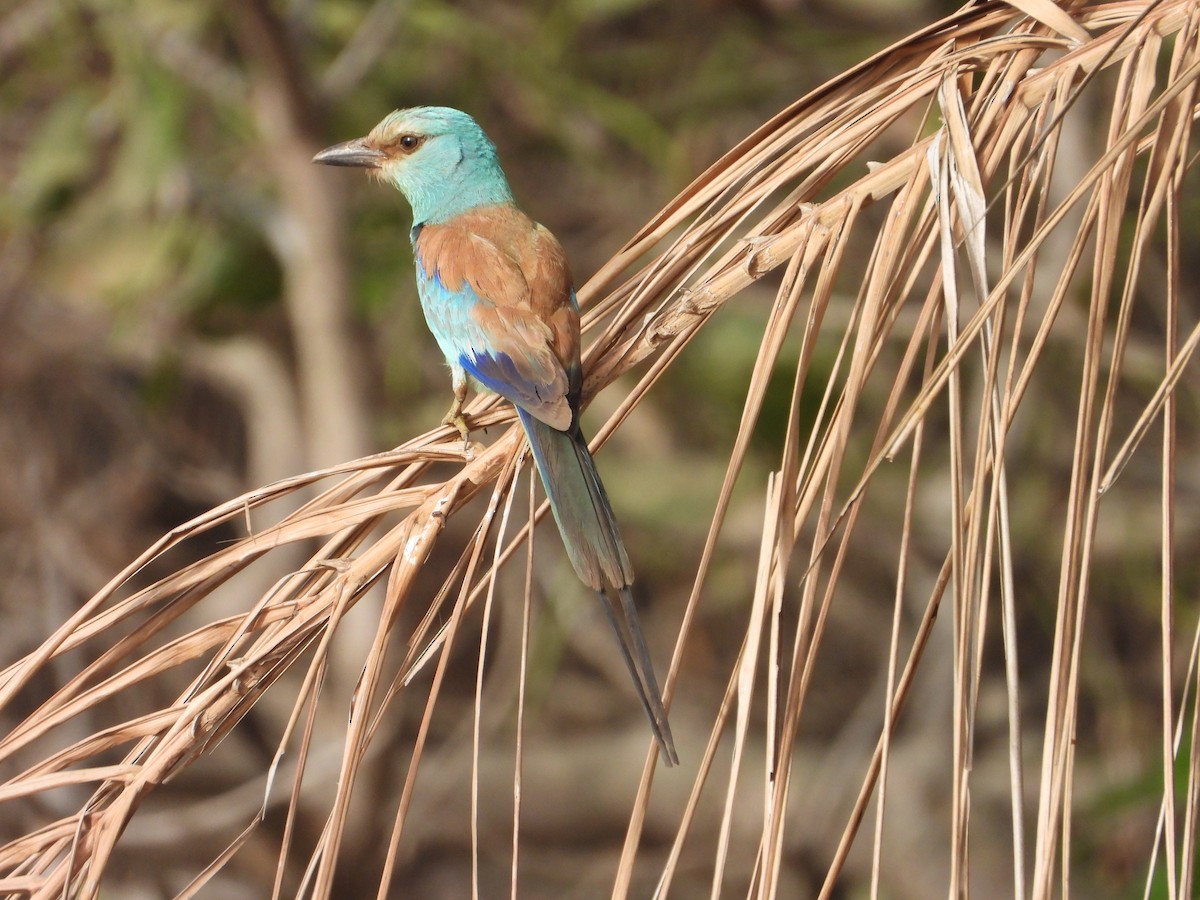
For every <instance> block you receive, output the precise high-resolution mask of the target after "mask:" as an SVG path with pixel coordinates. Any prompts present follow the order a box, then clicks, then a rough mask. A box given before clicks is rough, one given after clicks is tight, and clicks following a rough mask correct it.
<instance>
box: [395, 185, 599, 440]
mask: <svg viewBox="0 0 1200 900" xmlns="http://www.w3.org/2000/svg"><path fill="white" fill-rule="evenodd" d="M415 249H416V258H417V267H418V279H419V283H420V286H421V293H422V300H423V303H424V306H425V314H426V317H427V318H428V319H429V325H430V328H431V329H432V330H433V332H434V334H435V336H436V337H437V339H438V342H439V344H440V345H441V347H442V350H443V352H444V353H445V354H446V356H447V359H448V361H449V362H450V363H451V364H452V365H453V364H455V363H457V364H458V365H460V366H462V368H463V369H464V370H465V371H466V372H467V373H468V374H470V375H471V376H473V377H474V378H475V379H476V380H477V381H479V382H480V383H481V384H482V385H484V386H485V387H487V388H488V389H490V390H493V391H495V392H496V393H497V394H500V395H501V396H502V397H505V398H506V399H508V400H510V401H511V402H513V403H514V404H516V405H517V406H519V407H521V408H522V409H524V410H526V411H528V412H529V413H531V414H532V415H533V416H535V417H536V418H538V419H539V420H541V421H543V422H545V423H546V424H547V425H550V426H552V427H554V428H557V429H559V430H566V429H568V428H570V427H571V424H572V422H573V421H574V417H575V408H576V404H577V401H578V392H579V313H578V310H577V308H576V306H575V298H574V294H573V293H572V291H571V276H570V271H569V270H568V268H567V264H566V257H565V255H564V253H563V251H562V247H561V246H560V245H559V244H558V242H557V241H556V240H555V239H554V237H553V236H552V235H551V234H550V233H549V232H548V231H546V230H545V229H544V228H542V227H541V226H539V225H536V224H535V223H533V222H532V221H531V220H530V219H528V218H527V217H526V216H524V214H522V213H520V212H519V211H517V210H516V209H514V208H512V207H493V208H489V209H487V210H482V211H474V212H471V213H467V214H464V215H461V216H458V217H457V218H455V219H453V220H451V221H450V222H446V223H440V224H437V225H426V226H424V227H423V228H422V229H421V230H420V232H419V234H418V235H417V237H416V240H415Z"/></svg>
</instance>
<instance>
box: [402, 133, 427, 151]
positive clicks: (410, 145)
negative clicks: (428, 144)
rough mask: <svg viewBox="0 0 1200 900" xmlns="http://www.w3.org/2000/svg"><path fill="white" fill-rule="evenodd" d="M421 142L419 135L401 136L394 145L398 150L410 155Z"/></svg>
mask: <svg viewBox="0 0 1200 900" xmlns="http://www.w3.org/2000/svg"><path fill="white" fill-rule="evenodd" d="M423 141H424V138H423V137H421V135H419V134H402V135H400V138H399V140H397V141H396V143H397V144H399V145H400V149H401V150H403V151H404V152H405V153H412V152H413V151H414V150H416V149H417V148H418V147H420V146H421V144H422V143H423Z"/></svg>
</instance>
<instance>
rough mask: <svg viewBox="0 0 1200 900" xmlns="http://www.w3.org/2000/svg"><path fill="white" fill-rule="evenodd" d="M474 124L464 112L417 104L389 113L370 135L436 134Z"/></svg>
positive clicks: (459, 129) (384, 136)
mask: <svg viewBox="0 0 1200 900" xmlns="http://www.w3.org/2000/svg"><path fill="white" fill-rule="evenodd" d="M471 126H474V127H476V128H478V126H476V125H475V123H474V120H473V119H471V118H470V116H468V115H467V114H466V113H462V112H458V111H457V110H451V109H443V108H442V107H436V106H417V107H413V108H412V109H398V110H396V111H395V112H393V113H389V114H388V115H387V116H386V117H385V118H384V120H383V121H382V122H380V123H379V124H378V125H376V126H375V128H374V129H372V131H371V135H372V137H380V138H386V137H396V136H398V135H401V134H425V135H437V134H448V133H452V132H456V131H462V130H464V129H467V128H470V127H471Z"/></svg>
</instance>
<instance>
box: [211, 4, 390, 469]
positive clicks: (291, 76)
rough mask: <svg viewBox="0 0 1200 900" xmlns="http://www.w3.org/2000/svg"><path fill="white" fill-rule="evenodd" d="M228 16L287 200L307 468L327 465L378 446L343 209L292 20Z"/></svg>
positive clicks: (257, 8)
mask: <svg viewBox="0 0 1200 900" xmlns="http://www.w3.org/2000/svg"><path fill="white" fill-rule="evenodd" d="M229 18H230V23H231V26H232V31H233V34H234V37H235V39H236V40H237V42H238V45H239V47H240V49H241V54H242V56H243V58H244V60H245V63H246V67H247V71H248V72H249V75H250V78H251V109H252V110H253V112H254V115H255V118H256V120H257V123H258V127H259V131H260V134H261V136H262V146H263V153H262V165H263V166H264V167H268V166H269V167H270V168H272V169H273V170H274V171H275V172H277V173H278V175H277V177H278V183H279V200H280V206H279V208H278V210H276V215H275V217H274V219H273V221H271V222H270V223H269V225H268V229H267V232H268V238H269V239H270V241H271V243H272V245H273V247H274V249H275V252H276V253H277V254H278V257H279V260H280V264H281V267H282V269H283V285H284V288H283V290H284V296H283V299H284V302H285V304H286V307H287V312H288V318H289V321H290V323H291V329H292V336H293V340H294V343H295V349H296V361H297V369H298V372H297V376H298V382H299V389H300V400H301V409H302V412H303V416H304V426H305V434H306V444H307V447H306V450H307V456H308V465H309V466H311V467H323V466H328V465H332V464H335V463H338V462H341V461H344V460H347V459H353V458H355V457H358V456H362V455H364V454H365V453H367V452H368V451H369V449H370V440H369V428H368V426H367V416H366V408H365V405H364V402H363V395H362V391H361V388H360V376H359V369H358V367H357V366H356V365H355V359H356V355H355V353H354V352H353V350H352V342H351V340H350V325H349V320H348V316H347V306H348V297H347V294H348V291H347V277H346V264H345V254H344V253H343V251H342V246H341V236H342V234H343V233H344V231H343V228H342V225H341V220H342V206H341V203H340V202H339V201H338V198H337V195H336V194H335V192H334V189H333V182H332V181H331V180H330V179H328V178H327V177H322V173H321V172H320V171H318V169H317V168H316V167H315V166H313V165H312V156H313V154H314V153H315V152H316V151H317V150H319V149H320V146H321V142H320V141H319V140H318V139H317V136H316V135H317V129H316V127H315V123H316V121H317V115H316V111H315V110H316V103H315V102H314V92H313V89H312V85H311V81H310V79H309V77H308V73H307V72H306V71H305V69H304V67H303V66H301V65H300V64H299V62H298V61H297V59H296V54H295V47H294V46H293V44H292V41H291V39H290V37H289V35H288V33H287V28H286V25H285V24H284V23H283V22H282V21H281V20H280V19H279V17H278V16H277V15H276V14H275V12H274V10H272V9H271V8H270V6H269V4H267V3H266V2H263V0H247V2H242V3H236V4H231V5H230V7H229Z"/></svg>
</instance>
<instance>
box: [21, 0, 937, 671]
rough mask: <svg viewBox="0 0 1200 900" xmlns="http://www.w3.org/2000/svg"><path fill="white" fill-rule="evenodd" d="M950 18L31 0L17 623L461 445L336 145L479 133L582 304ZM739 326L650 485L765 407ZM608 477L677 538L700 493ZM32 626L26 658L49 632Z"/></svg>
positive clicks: (646, 420)
mask: <svg viewBox="0 0 1200 900" xmlns="http://www.w3.org/2000/svg"><path fill="white" fill-rule="evenodd" d="M835 10H836V11H835ZM930 13H931V10H930V9H927V8H926V6H925V5H923V4H918V3H912V4H907V5H906V4H904V3H897V4H889V6H888V7H887V9H885V10H881V9H877V8H875V5H874V4H861V5H859V6H857V7H856V6H855V5H854V4H850V5H846V4H831V5H830V6H829V8H825V7H824V6H822V5H821V4H809V3H794V2H788V0H764V2H716V0H713V2H706V3H702V4H699V5H696V4H692V3H671V2H644V0H569V2H545V3H532V4H520V3H496V2H490V0H489V2H483V0H480V2H478V3H450V2H436V0H434V2H430V0H411V2H405V0H397V2H377V3H357V2H349V0H313V2H291V3H283V2H276V3H270V2H265V0H249V2H231V3H207V2H191V0H179V2H171V0H131V2H115V3H114V2H102V0H101V2H86V0H81V2H59V0H29V2H15V3H12V4H9V5H8V6H7V8H6V9H5V10H4V12H3V14H2V16H0V85H2V90H0V177H2V179H3V183H4V185H5V190H4V192H3V196H2V197H0V237H2V240H3V244H2V247H0V317H2V319H0V341H2V342H3V348H2V350H0V403H2V406H0V414H2V415H0V447H2V448H3V459H4V460H5V461H6V465H4V466H3V467H0V469H2V470H0V528H3V535H4V537H3V541H2V542H0V554H2V558H3V561H4V568H5V570H6V571H7V572H8V573H9V578H8V583H7V584H6V586H5V589H6V598H7V600H8V602H9V603H11V604H12V605H13V606H16V607H18V608H20V607H22V606H24V605H26V604H27V602H28V598H30V597H43V598H45V597H47V596H54V597H57V598H58V600H59V601H60V602H61V603H63V604H64V606H63V607H59V608H57V609H56V610H55V611H54V612H52V613H50V615H51V618H52V619H53V618H55V617H56V616H57V614H58V613H61V611H62V609H64V608H70V607H71V606H72V605H73V603H74V602H75V601H76V600H77V599H78V598H79V597H86V596H89V595H91V594H92V593H93V592H94V590H95V589H96V588H97V587H98V586H99V585H101V584H103V583H104V582H105V581H106V580H107V579H108V578H109V577H110V576H111V574H112V573H113V572H114V571H115V570H116V569H118V568H119V567H120V566H121V565H122V564H123V563H124V562H126V561H128V559H129V558H130V557H131V555H132V554H133V552H134V551H135V550H137V549H140V548H142V547H144V546H145V545H146V544H148V543H149V542H150V540H152V539H153V538H154V537H155V536H157V535H160V534H162V533H163V532H164V531H165V530H167V529H168V528H170V527H172V526H174V525H176V524H178V523H179V522H180V521H182V520H184V519H186V518H188V517H189V516H190V515H192V514H195V513H197V512H199V511H201V510H203V509H207V508H209V507H210V506H212V505H214V504H215V503H217V502H219V501H221V500H224V499H228V498H229V497H230V496H232V495H235V494H237V493H238V492H240V491H241V490H243V489H245V488H247V487H250V486H253V485H259V484H264V483H266V482H269V481H273V480H275V479H278V478H281V477H284V476H287V475H292V474H296V473H298V472H302V471H307V470H309V469H313V468H316V467H320V466H325V465H329V464H332V463H336V462H342V461H345V460H348V459H351V458H354V457H356V456H359V455H362V454H364V453H366V452H371V451H378V450H381V449H385V448H387V447H390V446H393V445H395V444H396V443H397V442H399V441H401V440H402V439H405V438H408V437H411V436H412V435H413V434H414V433H419V432H421V431H424V430H426V429H428V428H429V427H431V426H432V425H433V424H435V423H436V422H437V420H438V419H439V418H440V416H441V413H442V412H443V411H444V407H445V406H446V405H447V404H448V397H449V387H448V383H447V379H446V373H445V370H444V365H443V363H442V360H441V358H440V355H439V352H438V350H437V347H436V346H435V345H434V343H433V341H432V340H431V339H430V337H429V335H428V334H427V332H426V330H425V327H424V322H423V321H422V317H421V314H420V310H419V308H418V306H417V303H416V297H415V288H414V284H413V276H412V261H411V258H410V253H409V247H408V239H407V230H408V227H409V224H410V222H409V213H408V210H407V207H406V206H405V204H404V202H403V199H402V198H401V197H400V196H399V195H398V194H396V193H395V192H393V191H391V190H389V189H385V188H383V187H380V186H379V185H376V184H372V183H369V182H368V180H367V179H366V178H363V177H361V175H360V173H350V172H341V171H334V170H330V169H328V168H322V167H317V166H313V165H311V164H310V162H309V160H310V158H311V156H312V154H313V153H314V152H316V151H317V150H318V149H320V148H322V147H324V146H326V145H328V144H330V143H333V142H335V141H340V140H345V139H348V138H351V137H357V136H359V135H362V134H365V133H366V131H367V130H369V129H370V128H371V126H373V125H374V124H375V123H376V122H377V121H378V120H379V119H381V118H382V117H383V115H384V114H385V113H387V112H388V111H390V110H392V109H394V108H397V107H402V106H409V105H420V104H438V105H450V106H458V107H461V108H463V109H466V110H468V111H470V112H471V113H473V114H474V115H475V116H476V117H477V118H478V119H479V121H480V122H481V123H482V124H483V126H484V128H485V129H486V130H487V131H488V132H489V134H491V136H492V137H493V139H494V140H495V141H496V143H497V144H498V146H499V148H500V152H501V156H502V159H503V162H504V165H505V168H506V170H507V171H508V173H509V176H510V178H511V179H512V182H513V184H514V189H515V191H516V193H517V195H518V197H519V198H520V200H521V201H522V203H523V204H524V205H525V207H526V208H527V209H528V211H529V212H530V213H531V214H532V215H533V216H534V217H535V218H537V219H538V220H540V221H542V222H544V223H545V224H546V225H548V226H549V227H550V228H551V230H553V231H554V232H555V233H556V234H557V235H558V236H559V238H560V240H561V241H562V242H563V244H564V245H565V246H566V248H567V251H568V253H569V256H570V258H571V260H572V264H573V267H574V270H575V272H576V277H577V280H578V281H580V282H582V281H583V280H585V279H586V278H587V277H588V276H589V275H590V274H591V272H593V271H594V270H595V269H596V268H597V267H598V266H599V265H600V264H601V263H602V262H604V261H605V260H606V259H607V258H608V257H609V256H610V255H611V254H612V253H613V252H615V251H616V250H617V249H618V248H619V247H620V245H621V244H622V243H623V242H624V241H625V240H626V239H627V238H628V236H629V235H630V234H631V233H632V232H633V231H634V230H635V229H636V228H637V227H638V226H639V225H641V224H642V223H643V222H644V221H645V220H646V219H648V218H649V217H650V216H651V215H652V214H653V213H654V212H656V211H657V210H658V209H659V207H661V206H662V205H663V204H665V203H666V201H667V200H669V199H670V198H671V197H672V196H673V195H674V194H675V193H676V192H677V191H678V190H679V189H681V188H682V187H683V186H684V185H686V184H687V183H688V182H689V181H690V180H691V179H692V178H694V177H695V176H696V175H697V174H699V173H700V172H701V171H703V169H704V168H705V167H706V166H708V165H709V164H710V163H712V162H713V161H714V160H715V159H716V158H717V157H718V156H719V155H720V154H721V153H722V152H724V151H725V150H727V149H728V148H729V147H731V146H732V145H733V144H735V143H736V142H737V141H738V140H739V139H740V138H742V137H744V136H745V135H746V134H747V133H749V132H750V131H751V130H753V129H754V128H755V127H756V126H757V125H759V124H760V123H761V122H762V121H764V120H765V119H766V118H768V117H769V116H770V115H771V114H773V113H774V112H776V111H777V110H778V109H780V108H781V107H782V106H783V105H785V104H786V103H787V102H789V101H790V100H793V99H795V98H796V97H797V96H798V95H800V94H801V93H804V92H806V91H808V90H809V89H811V88H812V87H814V86H816V85H817V84H819V83H820V82H821V81H823V80H824V79H825V78H827V77H828V76H830V75H832V74H833V73H835V72H837V71H839V70H840V69H842V68H844V67H846V66H847V65H849V64H850V63H851V62H853V61H856V60H859V59H861V58H863V57H865V56H866V55H868V54H869V52H870V51H872V50H874V49H876V48H877V47H879V46H881V45H882V44H883V43H885V42H886V41H888V40H889V38H894V37H895V36H897V35H898V34H899V33H901V31H902V29H904V28H906V27H907V26H908V25H910V24H912V23H914V22H916V21H918V20H919V19H920V18H921V17H922V16H926V15H929V14H930ZM722 327H728V328H729V329H730V333H729V335H728V341H716V342H714V344H713V346H721V347H722V349H721V352H720V353H711V354H710V355H709V356H708V357H706V358H703V359H697V360H695V361H694V362H695V364H694V365H691V366H689V367H687V368H688V371H687V372H686V373H684V375H685V377H682V378H681V379H679V380H678V381H677V382H676V384H677V385H679V386H678V387H676V388H673V389H672V390H673V391H674V392H675V396H676V397H680V396H682V397H687V396H688V395H690V396H693V397H694V396H698V395H701V394H703V396H704V397H705V403H704V404H703V407H702V408H701V409H693V410H692V412H694V413H696V414H695V415H693V416H689V417H673V416H672V415H671V409H670V405H671V404H670V403H669V402H665V401H664V402H660V403H659V404H658V405H656V406H655V407H654V411H653V412H651V407H649V406H647V407H644V410H643V413H642V414H641V415H640V416H639V421H635V422H634V423H631V424H632V426H633V427H634V428H636V429H638V430H640V431H641V432H644V433H642V434H640V435H639V436H637V437H636V438H630V440H632V441H634V442H637V443H640V442H642V441H646V440H656V441H660V442H663V445H662V446H661V447H659V448H658V449H657V450H652V451H650V452H646V453H639V460H642V461H645V463H646V465H647V466H651V467H652V466H655V465H662V466H663V469H662V470H661V471H655V472H647V473H644V474H645V485H643V487H644V486H646V485H655V484H661V483H662V480H663V479H664V478H665V479H667V480H668V481H669V480H670V479H671V477H672V473H673V472H677V471H678V468H677V467H675V466H673V465H672V464H671V462H670V456H669V455H668V454H667V453H664V452H662V451H663V449H665V448H667V447H671V446H674V447H676V448H679V447H694V448H695V449H696V450H697V451H698V455H699V456H703V455H704V454H705V451H706V450H707V449H708V447H709V446H711V444H706V441H711V440H715V439H717V438H719V436H720V435H721V433H722V432H723V429H724V428H726V427H727V426H728V425H729V424H730V423H731V422H734V423H736V416H737V415H738V410H739V408H740V403H741V388H740V387H739V386H737V385H736V384H729V380H728V378H727V377H726V375H727V373H726V372H723V371H721V368H720V367H721V366H723V365H729V366H732V367H737V366H742V367H743V369H744V367H746V366H747V365H748V363H749V361H750V360H752V359H753V353H754V352H755V349H756V347H757V338H756V337H755V334H756V332H757V325H755V326H754V327H753V329H752V330H751V331H750V332H749V336H748V339H744V340H741V341H740V342H739V339H738V322H737V321H736V320H733V321H729V322H726V323H723V324H722ZM726 361H728V362H726ZM697 378H700V379H703V380H702V381H701V382H696V381H695V380H694V379H697ZM726 385H729V389H726V387H725V386H726ZM684 419H686V421H684ZM676 426H685V427H686V428H687V429H688V433H679V431H678V430H677V428H676ZM713 464H714V465H715V466H718V467H719V466H720V465H721V463H720V460H719V459H717V460H716V461H715V462H714V463H713ZM605 468H606V469H607V468H611V469H613V475H612V480H613V482H614V484H613V490H614V491H616V492H618V493H619V494H621V495H622V502H621V504H619V505H621V506H623V507H624V506H628V505H629V504H630V503H632V504H633V505H634V506H635V507H641V508H640V509H635V510H634V511H633V512H632V513H630V515H631V516H633V517H635V518H644V519H649V520H651V521H653V519H654V518H655V517H656V516H657V515H659V514H661V513H663V512H664V511H663V510H657V509H655V508H654V507H653V506H652V505H651V503H652V501H657V502H659V503H663V504H666V501H667V500H668V499H669V497H670V494H671V493H672V492H671V491H670V490H666V489H664V490H662V491H660V492H651V493H652V494H653V495H654V496H649V497H647V496H644V493H645V492H643V491H641V490H626V489H625V488H623V487H621V486H620V485H619V484H618V483H617V482H619V481H620V476H619V475H618V474H617V473H618V472H619V471H627V470H626V469H625V467H620V466H613V465H610V466H606V467H605ZM681 521H683V522H687V521H689V519H688V518H687V517H684V518H682V519H681ZM644 555H645V554H644ZM663 564H669V563H668V561H667V560H666V559H664V560H663ZM647 565H648V566H650V567H653V565H654V563H648V564H647ZM47 579H50V580H49V581H48V580H47ZM51 586H52V587H53V590H51V591H50V592H49V594H48V593H47V588H48V587H51ZM19 618H20V619H21V621H22V622H28V623H29V628H30V633H29V634H26V635H25V638H24V639H29V638H30V637H31V636H32V635H36V634H38V633H40V632H41V631H42V629H43V627H44V622H40V623H33V622H31V621H30V617H29V616H27V615H25V616H21V617H19ZM23 627H25V626H24V625H22V626H19V628H23ZM8 640H11V641H15V640H17V634H16V633H15V631H9V633H8ZM16 649H17V647H16V646H12V647H9V648H7V650H8V653H10V654H11V653H12V652H13V651H15V650H16Z"/></svg>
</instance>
